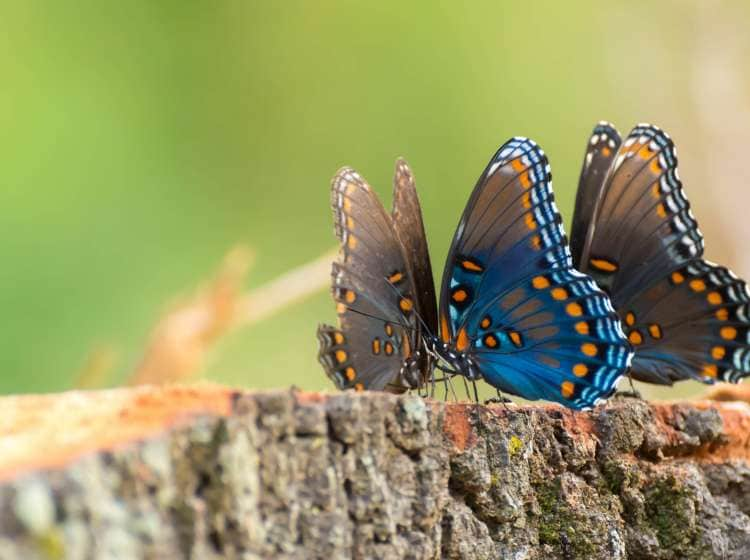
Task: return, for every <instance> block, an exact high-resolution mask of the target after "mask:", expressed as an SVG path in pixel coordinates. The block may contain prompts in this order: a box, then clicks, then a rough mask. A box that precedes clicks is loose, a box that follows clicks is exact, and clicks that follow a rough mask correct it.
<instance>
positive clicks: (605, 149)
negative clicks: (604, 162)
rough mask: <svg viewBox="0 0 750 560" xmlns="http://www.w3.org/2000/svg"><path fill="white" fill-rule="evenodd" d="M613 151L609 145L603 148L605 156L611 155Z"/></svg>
mask: <svg viewBox="0 0 750 560" xmlns="http://www.w3.org/2000/svg"><path fill="white" fill-rule="evenodd" d="M611 153H612V150H610V149H609V148H608V147H607V146H604V147H603V148H602V155H604V157H609V155H610V154H611Z"/></svg>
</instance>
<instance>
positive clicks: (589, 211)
mask: <svg viewBox="0 0 750 560" xmlns="http://www.w3.org/2000/svg"><path fill="white" fill-rule="evenodd" d="M621 143H622V139H621V138H620V133H619V132H617V129H616V128H615V127H614V126H613V125H611V124H610V123H608V122H604V121H602V122H600V123H599V124H598V125H596V126H595V127H594V131H593V132H592V133H591V138H590V139H589V142H588V144H587V146H586V155H585V157H584V158H583V168H582V169H581V177H580V179H579V181H578V191H577V193H576V204H575V209H574V211H573V225H572V227H571V230H570V252H571V254H572V256H573V266H575V267H576V268H579V269H580V265H581V256H582V254H583V253H584V252H587V251H586V249H585V248H586V247H587V246H588V244H589V243H590V241H588V242H587V239H588V238H590V237H592V236H593V235H594V232H595V230H596V228H595V221H594V216H595V214H596V212H595V209H596V206H597V204H599V203H600V201H601V200H602V197H603V195H604V185H605V181H606V179H607V173H608V172H609V169H610V167H611V166H612V162H613V161H614V159H615V156H616V154H617V150H618V149H619V148H620V144H621Z"/></svg>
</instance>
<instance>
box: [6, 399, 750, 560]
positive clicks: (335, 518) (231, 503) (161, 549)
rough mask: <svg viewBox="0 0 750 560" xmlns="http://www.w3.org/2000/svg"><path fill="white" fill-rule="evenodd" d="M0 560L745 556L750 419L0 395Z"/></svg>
mask: <svg viewBox="0 0 750 560" xmlns="http://www.w3.org/2000/svg"><path fill="white" fill-rule="evenodd" d="M2 410H3V420H2V421H0V433H1V434H2V438H1V439H0V448H1V451H2V452H1V453H0V480H1V485H0V506H1V507H0V558H2V559H5V558H13V559H17V558H22V559H37V558H39V559H57V558H60V559H62V558H66V559H67V558H71V559H78V558H81V559H84V558H86V559H89V558H97V559H98V558H107V559H110V558H154V559H156V558H217V559H218V558H242V559H255V558H325V559H327V560H332V559H337V558H415V559H416V558H513V559H519V560H520V559H527V558H528V559H537V558H538V559H545V560H548V559H552V558H562V559H577V558H584V559H597V558H602V559H607V560H617V559H624V558H653V559H672V558H674V559H683V558H701V559H703V558H722V559H729V558H738V559H740V558H742V559H746V558H750V467H749V464H748V458H749V457H750V407H748V406H747V405H746V404H740V403H710V402H691V403H655V404H649V403H646V402H643V401H640V400H635V399H615V400H613V401H611V402H610V403H608V404H607V405H605V406H601V407H599V408H597V409H596V410H594V411H592V412H584V413H575V412H572V411H569V410H565V409H563V408H560V407H558V406H555V405H538V406H516V405H509V406H504V405H491V406H483V405H475V404H466V403H443V402H436V401H431V400H423V399H421V398H418V397H416V396H412V395H402V396H394V395H387V394H381V393H364V394H354V393H338V394H314V393H303V392H296V391H290V390H286V391H281V390H280V391H271V392H249V391H248V392H245V391H238V390H233V389H230V388H225V387H220V386H212V385H199V386H171V387H161V388H159V387H148V386H143V387H137V388H129V389H116V390H111V391H98V392H72V393H64V394H59V395H46V396H19V397H5V398H2Z"/></svg>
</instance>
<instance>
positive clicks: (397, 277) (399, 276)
mask: <svg viewBox="0 0 750 560" xmlns="http://www.w3.org/2000/svg"><path fill="white" fill-rule="evenodd" d="M403 279H404V274H403V272H394V273H393V274H391V275H390V276H389V277H388V281H389V282H390V283H391V284H396V283H398V282H401V280H403Z"/></svg>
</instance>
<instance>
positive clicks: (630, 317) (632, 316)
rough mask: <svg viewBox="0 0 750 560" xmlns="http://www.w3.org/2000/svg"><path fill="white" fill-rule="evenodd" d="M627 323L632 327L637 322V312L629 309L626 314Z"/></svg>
mask: <svg viewBox="0 0 750 560" xmlns="http://www.w3.org/2000/svg"><path fill="white" fill-rule="evenodd" d="M625 324H626V325H628V326H629V327H632V326H633V325H634V324H635V314H634V313H633V312H632V311H628V312H627V313H626V314H625Z"/></svg>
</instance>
